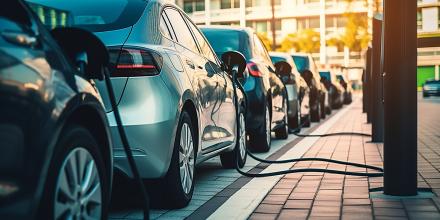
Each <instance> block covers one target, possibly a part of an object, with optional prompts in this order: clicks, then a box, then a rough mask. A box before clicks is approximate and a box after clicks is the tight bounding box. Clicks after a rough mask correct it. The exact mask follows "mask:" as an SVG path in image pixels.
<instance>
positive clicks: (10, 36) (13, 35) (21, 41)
mask: <svg viewBox="0 0 440 220" xmlns="http://www.w3.org/2000/svg"><path fill="white" fill-rule="evenodd" d="M1 35H2V37H3V38H4V39H5V40H7V41H9V42H11V43H14V44H18V45H21V46H27V47H32V46H35V45H36V44H37V38H36V37H35V36H31V35H29V34H26V33H23V32H15V31H9V30H5V31H2V32H1Z"/></svg>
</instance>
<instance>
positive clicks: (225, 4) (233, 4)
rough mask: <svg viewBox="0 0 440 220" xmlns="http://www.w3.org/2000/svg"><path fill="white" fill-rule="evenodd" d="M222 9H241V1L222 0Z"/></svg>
mask: <svg viewBox="0 0 440 220" xmlns="http://www.w3.org/2000/svg"><path fill="white" fill-rule="evenodd" d="M220 8H221V9H228V8H240V0H221V1H220Z"/></svg>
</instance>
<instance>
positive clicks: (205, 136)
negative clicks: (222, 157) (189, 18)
mask: <svg viewBox="0 0 440 220" xmlns="http://www.w3.org/2000/svg"><path fill="white" fill-rule="evenodd" d="M164 12H165V13H166V15H167V17H168V19H169V21H170V23H171V26H172V29H173V31H174V33H175V35H176V39H177V43H176V50H177V52H178V53H179V55H180V56H181V58H182V59H181V60H182V61H183V64H184V66H185V70H186V72H187V74H188V76H189V78H190V81H191V83H192V85H193V87H194V93H195V94H196V96H197V100H198V101H199V103H198V107H199V108H200V115H199V117H200V118H199V120H200V129H201V131H200V132H201V141H202V142H201V148H202V150H203V149H206V148H209V147H211V146H213V145H215V144H216V143H217V139H219V135H218V132H217V130H218V129H217V125H216V113H217V112H218V106H219V100H218V95H217V94H216V90H217V88H218V86H219V85H218V81H217V78H216V76H215V74H212V73H211V72H208V71H207V67H210V66H209V64H208V62H207V60H206V59H205V57H204V56H203V55H201V52H200V49H199V47H198V45H197V43H196V40H195V39H194V37H193V34H192V32H191V30H190V28H189V26H188V24H187V22H186V21H185V19H186V17H185V16H183V15H182V14H181V12H180V11H179V10H178V9H176V8H173V7H166V8H165V9H164Z"/></svg>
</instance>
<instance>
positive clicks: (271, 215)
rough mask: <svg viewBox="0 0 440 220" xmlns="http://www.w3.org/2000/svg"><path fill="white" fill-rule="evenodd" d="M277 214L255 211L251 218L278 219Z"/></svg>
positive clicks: (250, 219) (256, 219)
mask: <svg viewBox="0 0 440 220" xmlns="http://www.w3.org/2000/svg"><path fill="white" fill-rule="evenodd" d="M276 217H277V214H263V213H253V214H252V215H251V216H250V217H249V220H272V219H276Z"/></svg>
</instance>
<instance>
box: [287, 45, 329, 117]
mask: <svg viewBox="0 0 440 220" xmlns="http://www.w3.org/2000/svg"><path fill="white" fill-rule="evenodd" d="M291 55H292V58H293V61H295V64H296V67H297V68H298V71H299V73H301V76H302V77H303V78H304V79H305V80H306V82H307V85H309V87H310V118H311V120H312V122H319V121H320V119H321V116H322V114H321V113H322V111H321V108H324V107H325V90H324V88H323V86H321V77H320V76H319V73H318V68H317V67H316V64H315V61H314V60H313V58H312V56H310V55H309V54H302V53H294V54H291Z"/></svg>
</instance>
